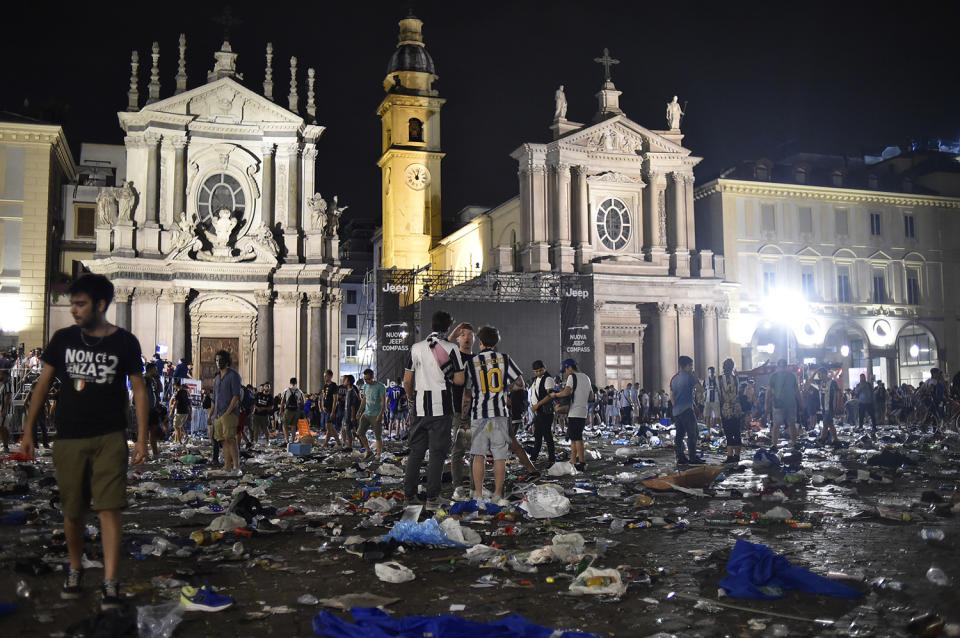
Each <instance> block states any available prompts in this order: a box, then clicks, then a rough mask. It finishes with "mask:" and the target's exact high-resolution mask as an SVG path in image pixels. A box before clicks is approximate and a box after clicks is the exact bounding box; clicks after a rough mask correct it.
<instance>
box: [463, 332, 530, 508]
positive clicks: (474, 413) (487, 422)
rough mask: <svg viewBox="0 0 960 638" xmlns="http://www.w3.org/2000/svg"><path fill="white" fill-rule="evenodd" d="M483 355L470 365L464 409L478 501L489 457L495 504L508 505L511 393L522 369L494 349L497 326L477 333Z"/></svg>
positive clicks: (467, 366) (468, 365)
mask: <svg viewBox="0 0 960 638" xmlns="http://www.w3.org/2000/svg"><path fill="white" fill-rule="evenodd" d="M477 338H478V339H479V340H480V352H479V353H478V354H476V355H474V356H473V358H472V359H470V360H469V361H468V362H467V365H466V376H467V381H466V383H465V384H464V389H463V409H464V411H466V410H467V408H468V407H469V409H470V432H471V443H470V453H471V454H473V485H474V490H475V491H474V498H476V499H478V500H479V499H480V498H482V493H483V473H484V468H485V465H486V457H487V453H488V452H489V453H490V454H491V455H492V456H493V479H494V491H493V499H492V500H493V502H494V503H495V504H496V505H506V504H507V502H506V500H505V499H504V498H503V481H504V479H505V478H506V476H507V454H508V453H509V451H510V441H511V438H512V437H511V436H510V411H509V409H508V408H507V394H508V393H509V391H510V387H511V386H512V385H513V383H514V381H516V380H517V379H518V378H520V376H521V373H520V369H519V368H518V367H517V365H516V364H515V363H514V362H513V360H512V359H511V358H510V356H509V355H507V354H504V353H502V352H497V351H496V350H494V348H496V347H497V344H498V343H499V342H500V333H499V332H498V331H497V329H496V328H494V327H493V326H484V327H482V328H480V330H478V331H477Z"/></svg>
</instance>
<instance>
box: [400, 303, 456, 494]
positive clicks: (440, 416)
mask: <svg viewBox="0 0 960 638" xmlns="http://www.w3.org/2000/svg"><path fill="white" fill-rule="evenodd" d="M451 323H453V318H452V317H451V316H450V313H448V312H444V311H443V310H438V311H437V312H435V313H434V314H433V318H432V320H431V328H432V329H433V332H431V333H430V334H429V335H428V336H427V338H426V339H424V340H423V341H418V342H417V343H415V344H413V345H412V346H411V347H410V359H409V360H408V362H407V367H406V370H405V371H404V373H403V389H404V391H405V392H406V393H407V396H408V397H411V398H412V401H411V409H412V410H413V415H412V416H411V420H410V435H409V439H408V445H409V446H410V454H409V456H408V457H407V469H406V472H405V474H404V480H403V493H404V498H405V499H406V500H407V501H408V502H411V501H412V500H413V499H414V498H416V496H417V485H418V484H419V482H420V465H421V464H422V463H423V457H424V456H425V455H426V452H427V448H428V447H429V448H430V464H429V466H428V467H427V509H429V510H435V509H437V508H438V507H439V506H440V500H439V499H440V480H441V478H442V477H443V464H444V463H445V462H446V460H447V451H448V450H449V449H450V428H451V427H452V419H453V394H452V392H451V387H452V385H463V363H462V361H461V359H460V350H459V348H458V347H457V346H456V345H455V344H453V343H450V342H449V341H447V340H446V339H445V338H444V336H445V335H446V332H447V329H448V328H450V324H451ZM456 333H457V331H456V330H454V334H453V335H452V336H453V338H456V336H457V334H456Z"/></svg>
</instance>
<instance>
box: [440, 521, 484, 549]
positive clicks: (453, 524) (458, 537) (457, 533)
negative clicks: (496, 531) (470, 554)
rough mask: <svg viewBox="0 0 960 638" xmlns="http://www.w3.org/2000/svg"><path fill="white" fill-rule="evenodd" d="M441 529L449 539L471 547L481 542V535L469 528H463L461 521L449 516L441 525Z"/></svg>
mask: <svg viewBox="0 0 960 638" xmlns="http://www.w3.org/2000/svg"><path fill="white" fill-rule="evenodd" d="M440 527H441V528H442V529H443V531H444V532H446V534H447V538H449V539H450V540H452V541H456V542H458V543H463V544H464V545H470V546H471V547H472V546H474V545H476V544H477V543H479V542H480V534H478V533H476V532H475V531H474V530H472V529H470V528H469V527H461V526H460V521H458V520H457V519H455V518H450V517H449V516H448V517H447V518H445V519H443V521H442V522H441V523H440Z"/></svg>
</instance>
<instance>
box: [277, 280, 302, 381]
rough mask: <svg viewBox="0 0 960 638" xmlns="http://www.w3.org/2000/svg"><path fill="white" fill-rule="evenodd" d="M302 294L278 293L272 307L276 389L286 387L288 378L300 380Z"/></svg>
mask: <svg viewBox="0 0 960 638" xmlns="http://www.w3.org/2000/svg"><path fill="white" fill-rule="evenodd" d="M301 297H302V293H299V292H288V291H284V292H280V293H278V294H277V299H276V303H274V305H273V318H274V320H273V326H272V327H273V328H274V330H273V331H272V333H273V335H274V343H273V346H274V348H273V352H274V357H273V370H274V373H273V379H274V385H275V386H277V387H286V385H287V380H288V379H289V378H290V377H297V379H298V380H302V377H303V374H301V372H300V370H299V369H298V368H299V365H300V336H301V332H302V331H301V326H300V299H301Z"/></svg>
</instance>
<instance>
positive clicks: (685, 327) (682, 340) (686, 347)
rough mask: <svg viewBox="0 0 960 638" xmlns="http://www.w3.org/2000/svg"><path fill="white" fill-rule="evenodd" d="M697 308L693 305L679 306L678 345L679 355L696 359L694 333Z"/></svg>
mask: <svg viewBox="0 0 960 638" xmlns="http://www.w3.org/2000/svg"><path fill="white" fill-rule="evenodd" d="M694 309H695V306H693V305H692V304H677V316H678V322H677V323H678V326H679V338H678V340H677V341H678V345H679V347H680V351H679V352H678V353H677V354H678V355H687V356H688V357H690V358H691V359H692V358H694V355H695V352H696V351H695V350H694V348H695V347H696V342H695V341H694V336H693V335H694V331H693V311H694Z"/></svg>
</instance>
